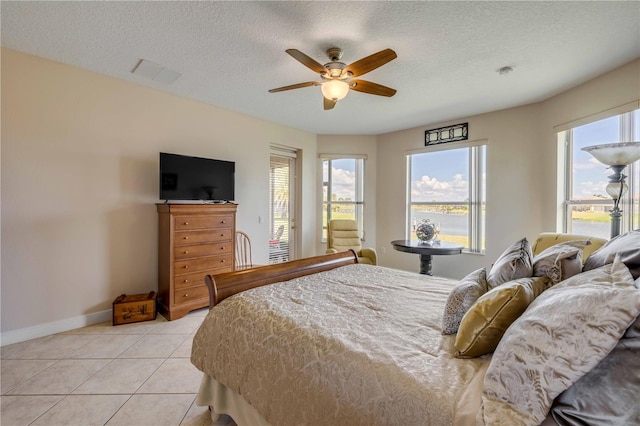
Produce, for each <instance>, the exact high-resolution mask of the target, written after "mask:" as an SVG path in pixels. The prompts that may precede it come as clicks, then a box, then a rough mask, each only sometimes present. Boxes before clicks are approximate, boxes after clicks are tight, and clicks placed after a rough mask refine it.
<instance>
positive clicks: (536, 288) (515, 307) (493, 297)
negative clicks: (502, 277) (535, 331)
mask: <svg viewBox="0 0 640 426" xmlns="http://www.w3.org/2000/svg"><path fill="white" fill-rule="evenodd" d="M552 285H553V283H552V282H551V280H550V279H549V278H548V277H530V278H519V279H517V280H513V281H510V282H507V283H505V284H502V285H501V286H499V287H496V288H494V289H493V290H491V291H489V292H487V293H485V294H484V295H482V296H480V298H479V299H478V300H477V301H476V303H475V304H474V305H473V306H472V307H471V309H469V311H467V313H466V314H465V315H464V317H463V318H462V322H461V323H460V328H459V329H458V334H457V335H456V341H455V344H454V345H455V348H456V357H458V358H475V357H477V356H480V355H484V354H488V353H490V352H493V351H494V350H495V348H496V347H497V346H498V343H499V342H500V339H501V338H502V336H503V335H504V332H505V331H506V330H507V328H509V326H510V325H511V324H512V323H513V322H514V321H515V320H516V319H518V317H519V316H520V315H522V313H523V312H524V311H525V310H526V309H527V306H529V304H530V303H531V302H533V300H534V299H535V298H536V297H538V296H539V295H540V294H541V293H542V292H543V291H544V290H546V289H547V288H549V287H551V286H552Z"/></svg>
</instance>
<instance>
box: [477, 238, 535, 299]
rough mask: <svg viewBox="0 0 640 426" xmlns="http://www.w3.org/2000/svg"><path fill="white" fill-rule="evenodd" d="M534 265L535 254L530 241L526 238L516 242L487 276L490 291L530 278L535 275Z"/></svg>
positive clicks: (497, 261) (502, 255)
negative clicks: (507, 283)
mask: <svg viewBox="0 0 640 426" xmlns="http://www.w3.org/2000/svg"><path fill="white" fill-rule="evenodd" d="M532 264H533V254H532V253H531V245H529V241H528V240H527V239H526V238H523V239H521V240H518V241H516V242H515V243H513V244H512V245H511V246H509V248H507V249H506V250H505V251H504V253H502V254H501V255H500V257H499V258H498V260H496V263H494V264H493V266H492V267H491V270H490V271H489V275H488V276H487V283H488V284H489V289H492V288H494V287H497V286H499V285H500V284H504V283H506V282H509V281H512V280H517V279H518V278H526V277H530V276H531V275H532V274H533V265H532Z"/></svg>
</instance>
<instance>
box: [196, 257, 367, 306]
mask: <svg viewBox="0 0 640 426" xmlns="http://www.w3.org/2000/svg"><path fill="white" fill-rule="evenodd" d="M354 263H358V256H357V255H356V253H355V252H354V251H353V250H349V251H343V252H339V253H333V254H325V255H322V256H314V257H306V258H304V259H298V260H292V261H290V262H284V263H276V264H275V265H266V266H258V267H256V268H251V269H244V270H242V271H233V272H226V273H224V274H218V275H206V276H205V277H204V281H205V283H206V284H207V288H208V289H209V309H211V308H213V307H214V306H215V305H217V304H218V303H220V302H221V301H223V300H224V299H226V298H227V297H230V296H233V295H234V294H236V293H240V292H242V291H245V290H249V289H252V288H255V287H261V286H263V285H267V284H273V283H277V282H281V281H288V280H292V279H294V278H298V277H303V276H305V275H311V274H315V273H316V272H322V271H328V270H330V269H335V268H339V267H340V266H345V265H352V264H354Z"/></svg>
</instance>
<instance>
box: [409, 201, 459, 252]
mask: <svg viewBox="0 0 640 426" xmlns="http://www.w3.org/2000/svg"><path fill="white" fill-rule="evenodd" d="M424 219H429V221H431V222H432V223H434V224H435V225H436V227H437V228H439V229H440V234H439V236H438V237H439V238H440V240H441V241H449V242H452V243H458V244H462V245H464V246H465V247H468V246H469V209H468V208H467V207H466V206H457V205H451V204H440V205H430V206H428V209H427V208H425V206H421V205H415V204H412V205H411V236H410V238H411V239H412V240H417V239H418V238H417V237H416V226H417V225H418V224H420V223H421V222H422V220H424Z"/></svg>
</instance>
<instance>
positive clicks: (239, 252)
mask: <svg viewBox="0 0 640 426" xmlns="http://www.w3.org/2000/svg"><path fill="white" fill-rule="evenodd" d="M235 266H236V271H239V270H241V269H248V268H253V257H252V255H251V239H250V238H249V236H248V235H247V234H246V233H245V232H242V231H236V265H235Z"/></svg>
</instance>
